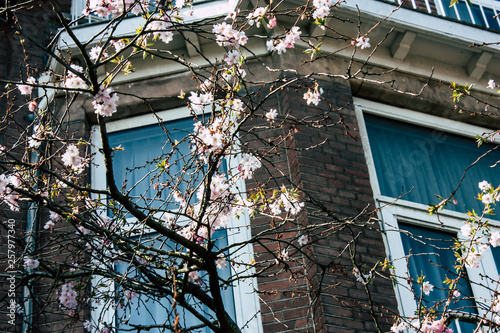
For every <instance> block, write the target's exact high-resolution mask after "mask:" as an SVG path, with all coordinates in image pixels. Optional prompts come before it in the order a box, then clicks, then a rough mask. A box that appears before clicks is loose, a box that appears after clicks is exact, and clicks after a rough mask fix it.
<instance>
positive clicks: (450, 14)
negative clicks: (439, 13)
mask: <svg viewBox="0 0 500 333" xmlns="http://www.w3.org/2000/svg"><path fill="white" fill-rule="evenodd" d="M443 9H444V12H445V14H444V16H446V17H451V18H454V19H458V17H457V14H456V13H455V9H454V7H450V4H449V2H446V1H443Z"/></svg>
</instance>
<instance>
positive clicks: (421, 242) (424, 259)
mask: <svg viewBox="0 0 500 333" xmlns="http://www.w3.org/2000/svg"><path fill="white" fill-rule="evenodd" d="M399 227H400V229H402V230H404V231H407V232H408V234H406V233H404V232H402V233H401V240H402V242H403V247H404V250H405V254H406V255H407V256H409V255H410V254H411V256H409V257H408V271H409V272H408V273H409V274H410V277H411V278H412V279H413V280H415V281H417V279H418V277H421V276H425V281H429V282H430V283H431V284H432V285H433V286H434V290H433V291H432V292H431V293H430V294H429V295H423V297H424V299H423V304H424V305H425V306H426V307H434V306H435V307H436V308H437V310H438V311H439V310H442V308H443V306H444V302H445V301H446V300H447V299H448V296H449V292H450V290H449V288H448V285H445V284H444V283H443V281H445V280H446V279H447V278H449V279H455V278H457V276H458V275H457V272H456V270H455V268H454V266H455V259H456V258H455V255H454V253H453V250H452V249H451V247H452V246H453V244H454V239H453V235H451V234H449V233H446V232H441V231H437V230H432V229H427V228H422V227H418V226H414V225H409V224H404V223H399ZM409 235H411V236H409ZM461 277H462V278H461V279H460V280H459V283H458V285H457V289H458V290H459V291H460V294H461V297H460V301H458V302H451V304H450V306H449V308H450V309H454V310H460V311H465V312H470V313H476V314H477V310H476V307H475V304H474V301H473V300H472V289H471V287H470V284H469V283H468V280H467V276H466V273H465V272H462V273H461ZM413 288H414V291H415V294H416V295H417V296H420V293H421V285H420V284H418V283H414V284H413ZM439 302H443V303H439ZM459 325H460V329H461V332H464V333H465V332H473V331H474V329H475V328H476V325H473V324H469V323H462V322H460V323H459ZM453 326H455V324H454V325H452V326H451V327H452V328H454V327H453ZM454 332H457V330H456V328H454Z"/></svg>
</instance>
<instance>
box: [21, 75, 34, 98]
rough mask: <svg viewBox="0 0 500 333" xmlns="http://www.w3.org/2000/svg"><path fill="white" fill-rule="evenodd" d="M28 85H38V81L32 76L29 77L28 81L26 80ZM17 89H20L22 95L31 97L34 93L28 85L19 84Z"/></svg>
mask: <svg viewBox="0 0 500 333" xmlns="http://www.w3.org/2000/svg"><path fill="white" fill-rule="evenodd" d="M26 83H29V84H36V79H35V78H34V77H31V76H30V77H28V79H26ZM17 89H19V92H20V93H21V95H29V94H31V92H32V91H33V87H32V86H30V85H26V84H18V85H17Z"/></svg>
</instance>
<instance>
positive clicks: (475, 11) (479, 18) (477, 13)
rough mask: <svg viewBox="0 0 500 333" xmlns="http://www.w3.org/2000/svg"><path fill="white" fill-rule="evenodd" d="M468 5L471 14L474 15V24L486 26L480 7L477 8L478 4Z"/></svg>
mask: <svg viewBox="0 0 500 333" xmlns="http://www.w3.org/2000/svg"><path fill="white" fill-rule="evenodd" d="M470 7H471V10H472V15H473V16H474V21H475V24H476V25H480V26H482V27H486V22H485V21H484V18H483V14H482V13H481V9H480V8H479V6H478V5H472V6H470Z"/></svg>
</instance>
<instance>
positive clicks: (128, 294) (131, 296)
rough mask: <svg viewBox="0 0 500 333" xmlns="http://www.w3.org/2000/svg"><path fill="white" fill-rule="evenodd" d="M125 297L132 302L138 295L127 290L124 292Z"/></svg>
mask: <svg viewBox="0 0 500 333" xmlns="http://www.w3.org/2000/svg"><path fill="white" fill-rule="evenodd" d="M123 296H125V298H126V299H128V300H129V301H130V300H131V299H132V298H134V297H136V296H137V293H136V292H135V291H133V290H128V289H127V290H124V291H123Z"/></svg>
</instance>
